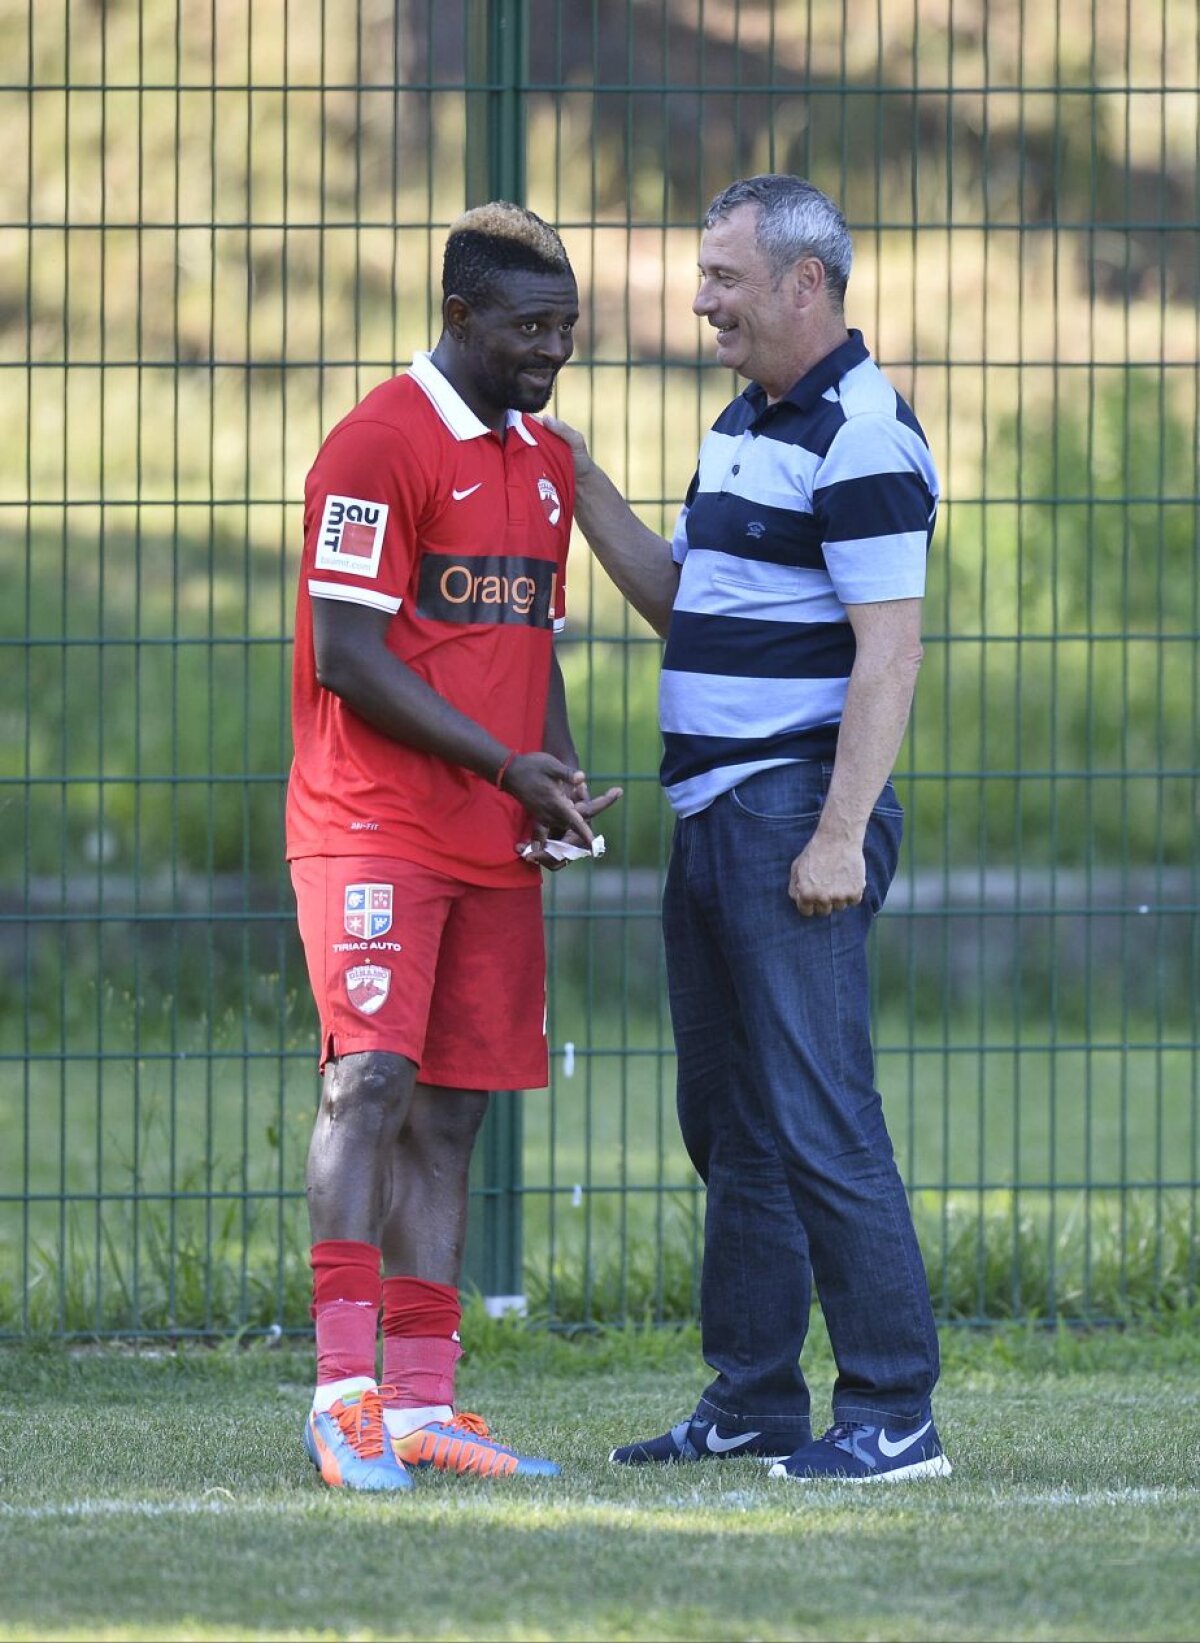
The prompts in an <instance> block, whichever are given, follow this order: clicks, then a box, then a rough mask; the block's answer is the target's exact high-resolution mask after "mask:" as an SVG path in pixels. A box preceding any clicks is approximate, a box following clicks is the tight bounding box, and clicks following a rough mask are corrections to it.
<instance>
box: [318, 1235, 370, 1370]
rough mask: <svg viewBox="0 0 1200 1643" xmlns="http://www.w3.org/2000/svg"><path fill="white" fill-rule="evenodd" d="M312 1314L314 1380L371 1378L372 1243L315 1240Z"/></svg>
mask: <svg viewBox="0 0 1200 1643" xmlns="http://www.w3.org/2000/svg"><path fill="white" fill-rule="evenodd" d="M310 1259H311V1261H312V1269H313V1304H312V1315H313V1318H314V1319H315V1321H316V1332H317V1385H318V1386H326V1385H328V1383H329V1382H330V1381H342V1380H348V1379H349V1378H350V1377H351V1376H366V1377H367V1378H368V1379H370V1380H374V1379H375V1344H376V1334H377V1331H378V1327H379V1302H380V1295H381V1282H382V1280H381V1278H380V1273H379V1263H380V1252H379V1246H378V1245H377V1244H364V1243H359V1242H357V1240H355V1239H353V1238H325V1239H322V1241H321V1242H320V1243H317V1244H314V1245H313V1247H312V1254H311V1257H310Z"/></svg>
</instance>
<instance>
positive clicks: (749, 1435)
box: [704, 1426, 762, 1455]
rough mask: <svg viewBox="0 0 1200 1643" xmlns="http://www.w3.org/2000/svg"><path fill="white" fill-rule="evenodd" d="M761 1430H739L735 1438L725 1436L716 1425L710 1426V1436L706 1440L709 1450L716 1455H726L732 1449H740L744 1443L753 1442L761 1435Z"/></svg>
mask: <svg viewBox="0 0 1200 1643" xmlns="http://www.w3.org/2000/svg"><path fill="white" fill-rule="evenodd" d="M761 1435H762V1434H761V1433H759V1432H739V1433H738V1435H737V1436H736V1437H735V1438H723V1437H721V1436H720V1434H719V1433H718V1431H717V1429H716V1427H715V1426H710V1427H709V1429H708V1436H707V1437H706V1438H705V1440H704V1442H705V1443H706V1444H707V1446H708V1449H709V1452H710V1453H711V1454H714V1455H726V1454H728V1453H729V1451H730V1450H731V1449H740V1448H741V1447H742V1445H743V1444H744V1443H752V1442H753V1441H754V1439H755V1438H757V1437H761Z"/></svg>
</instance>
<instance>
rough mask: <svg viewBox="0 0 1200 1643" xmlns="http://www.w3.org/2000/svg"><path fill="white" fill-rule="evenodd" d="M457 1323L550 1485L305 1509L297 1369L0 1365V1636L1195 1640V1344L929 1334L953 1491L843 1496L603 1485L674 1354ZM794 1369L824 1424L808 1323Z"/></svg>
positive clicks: (656, 1346) (685, 1476)
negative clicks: (614, 1453) (546, 1462)
mask: <svg viewBox="0 0 1200 1643" xmlns="http://www.w3.org/2000/svg"><path fill="white" fill-rule="evenodd" d="M1193 1322H1194V1321H1193ZM467 1324H468V1327H467V1330H466V1339H467V1346H468V1354H467V1357H466V1358H465V1359H464V1364H463V1371H462V1379H461V1391H462V1395H463V1403H464V1406H466V1407H474V1408H478V1409H480V1410H481V1411H482V1412H483V1413H484V1414H485V1415H486V1416H487V1417H488V1418H489V1419H490V1420H491V1421H492V1422H493V1425H494V1426H496V1427H497V1428H498V1429H499V1430H500V1431H501V1432H502V1433H503V1434H507V1435H508V1436H510V1437H511V1438H512V1439H514V1440H515V1441H517V1442H519V1443H521V1444H524V1445H526V1446H527V1447H529V1448H530V1449H531V1450H532V1451H534V1452H540V1453H549V1454H553V1455H554V1456H555V1457H556V1458H558V1459H559V1460H560V1461H561V1462H562V1465H563V1474H562V1476H561V1477H560V1478H557V1479H552V1480H547V1479H510V1480H507V1481H488V1482H480V1481H478V1480H470V1479H461V1478H443V1477H440V1476H434V1475H429V1474H422V1475H421V1476H419V1478H418V1480H417V1487H416V1489H415V1490H414V1491H413V1493H412V1494H411V1495H408V1496H405V1497H404V1498H401V1499H379V1498H373V1497H364V1496H349V1495H344V1494H335V1493H333V1492H330V1491H327V1490H325V1489H324V1488H323V1487H322V1486H321V1485H320V1484H319V1483H318V1481H317V1479H316V1474H315V1473H314V1471H313V1469H312V1468H311V1466H310V1465H309V1463H308V1461H307V1459H306V1458H305V1456H304V1454H303V1452H302V1449H301V1445H300V1440H299V1431H300V1426H301V1422H302V1419H303V1415H304V1412H305V1410H306V1408H307V1402H308V1394H309V1384H310V1382H309V1377H310V1373H311V1353H310V1352H309V1351H308V1350H307V1349H306V1348H293V1347H287V1346H284V1347H281V1348H278V1349H276V1350H273V1351H272V1350H267V1349H265V1348H264V1347H262V1346H255V1347H252V1348H249V1349H239V1348H234V1347H221V1348H217V1349H205V1348H201V1347H191V1348H187V1349H182V1350H179V1351H174V1352H172V1351H137V1350H134V1349H132V1348H124V1349H118V1348H94V1347H88V1348H79V1349H73V1350H68V1349H66V1348H63V1347H51V1348H45V1347H43V1348H36V1349H35V1348H13V1349H10V1350H8V1351H6V1352H5V1353H3V1354H2V1355H0V1364H2V1366H3V1385H4V1392H3V1394H2V1405H0V1422H2V1428H0V1430H2V1433H3V1438H2V1441H0V1497H2V1498H0V1591H2V1592H3V1601H2V1603H0V1637H2V1638H4V1639H17V1638H55V1639H60V1638H83V1637H87V1638H139V1639H140V1638H147V1639H148V1638H163V1639H184V1638H189V1639H190V1638H210V1637H214V1638H216V1637H220V1638H246V1637H263V1638H266V1637H287V1638H343V1637H345V1638H351V1637H353V1638H398V1639H399V1638H405V1639H409V1638H411V1639H424V1638H439V1639H440V1638H462V1639H490V1638H497V1639H500V1638H514V1639H515V1638H526V1639H540V1638H567V1639H609V1638H628V1639H657V1638H664V1639H665V1638H697V1639H707V1638H755V1639H777V1638H778V1639H784V1638H789V1639H790V1638H797V1639H799V1638H813V1639H832V1638H875V1639H878V1638H884V1639H909V1638H912V1639H943V1638H944V1639H976V1638H980V1639H983V1638H995V1639H1025V1638H1029V1639H1068V1640H1076V1639H1091V1638H1113V1639H1116V1638H1130V1639H1143V1638H1144V1639H1194V1638H1195V1637H1196V1636H1197V1630H1198V1627H1197V1617H1198V1616H1200V1376H1198V1374H1197V1371H1198V1370H1200V1344H1198V1343H1197V1336H1196V1332H1195V1330H1194V1328H1192V1329H1191V1330H1189V1329H1187V1328H1185V1327H1179V1328H1177V1329H1173V1330H1172V1331H1171V1332H1169V1333H1159V1334H1150V1333H1146V1332H1141V1333H1132V1334H1117V1333H1111V1334H1104V1335H1100V1334H1093V1335H1087V1336H1079V1335H1075V1336H1072V1335H1067V1334H1051V1333H1048V1332H1041V1333H1039V1332H1036V1331H1022V1332H1018V1331H1016V1330H1013V1329H1009V1330H1001V1331H997V1332H993V1333H990V1334H980V1335H971V1334H968V1333H966V1332H963V1331H955V1332H948V1333H947V1334H946V1335H945V1337H944V1355H945V1366H944V1373H943V1381H942V1387H941V1389H940V1391H939V1396H938V1405H937V1413H938V1421H939V1426H940V1428H941V1429H942V1432H943V1436H944V1439H945V1441H946V1445H947V1450H948V1453H949V1454H950V1456H951V1458H952V1460H953V1462H954V1467H955V1470H954V1475H953V1477H951V1478H950V1479H947V1480H937V1481H927V1482H921V1483H914V1484H909V1485H875V1486H866V1487H857V1488H856V1487H854V1486H847V1485H837V1484H832V1485H824V1486H817V1487H804V1486H800V1485H793V1484H781V1483H776V1482H772V1481H770V1480H769V1479H768V1478H767V1477H766V1475H765V1472H764V1470H763V1468H762V1467H761V1466H760V1465H758V1464H756V1463H755V1462H753V1461H750V1460H740V1461H728V1462H721V1463H719V1464H703V1465H699V1466H695V1467H676V1468H667V1469H661V1470H659V1469H655V1470H652V1471H651V1470H647V1471H640V1472H636V1473H627V1472H618V1471H616V1470H615V1469H613V1468H611V1467H610V1466H609V1465H608V1463H607V1460H606V1458H605V1457H606V1455H607V1452H608V1449H609V1448H610V1446H611V1445H612V1444H613V1443H615V1442H618V1441H620V1440H623V1439H627V1438H629V1437H631V1436H638V1435H648V1434H649V1433H651V1432H653V1431H657V1430H661V1429H662V1427H663V1426H664V1425H665V1424H667V1423H668V1422H669V1421H673V1420H674V1419H676V1418H678V1417H679V1416H681V1415H682V1414H684V1413H686V1412H687V1410H688V1409H689V1408H690V1407H691V1406H692V1403H693V1401H694V1399H695V1396H696V1393H697V1392H698V1391H699V1389H700V1388H701V1386H702V1385H703V1370H702V1366H701V1364H700V1361H699V1355H698V1349H697V1341H696V1336H695V1333H694V1331H691V1330H687V1331H684V1332H682V1333H679V1334H675V1333H671V1334H667V1333H659V1334H654V1335H650V1336H638V1335H635V1334H633V1333H631V1332H611V1333H608V1334H600V1335H593V1336H588V1337H582V1338H578V1339H575V1340H566V1339H563V1338H562V1337H555V1336H548V1335H545V1334H538V1333H534V1332H531V1331H528V1330H527V1329H524V1328H522V1327H521V1326H518V1325H513V1324H498V1323H492V1322H489V1321H488V1320H486V1319H485V1318H483V1317H482V1315H481V1314H480V1313H477V1312H473V1313H471V1314H469V1316H468V1320H467ZM806 1363H807V1367H808V1371H809V1376H810V1379H811V1380H812V1382H813V1386H814V1391H815V1392H816V1394H817V1396H818V1402H819V1403H820V1402H821V1401H822V1400H824V1399H825V1398H826V1397H827V1395H828V1386H829V1379H830V1361H829V1356H828V1349H827V1345H826V1343H825V1341H824V1338H823V1335H822V1334H821V1332H820V1330H819V1327H818V1328H816V1329H815V1330H814V1340H813V1342H812V1343H811V1350H810V1352H809V1353H808V1355H807V1358H806Z"/></svg>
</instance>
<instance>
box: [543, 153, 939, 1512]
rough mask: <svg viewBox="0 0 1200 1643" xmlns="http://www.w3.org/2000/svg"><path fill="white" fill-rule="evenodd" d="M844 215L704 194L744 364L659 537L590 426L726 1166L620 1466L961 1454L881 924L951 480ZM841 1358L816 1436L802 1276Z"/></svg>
mask: <svg viewBox="0 0 1200 1643" xmlns="http://www.w3.org/2000/svg"><path fill="white" fill-rule="evenodd" d="M850 262H851V241H850V236H849V233H848V231H847V228H846V224H845V221H844V219H843V217H842V214H841V212H840V211H839V210H838V209H837V207H836V206H835V205H834V204H833V202H832V201H831V200H829V199H828V198H827V197H826V196H825V195H824V194H823V193H821V191H820V190H819V189H817V188H815V187H814V186H813V185H812V184H811V183H809V182H806V181H804V180H803V179H801V178H799V177H791V176H759V177H751V178H748V179H745V180H742V181H740V182H736V183H734V184H733V185H732V186H731V187H729V188H727V189H726V190H725V191H724V192H723V193H721V194H720V195H718V196H717V198H716V199H715V200H714V201H713V203H712V205H711V206H710V207H709V210H708V213H707V215H706V217H705V223H704V235H703V238H702V240H701V244H700V254H699V268H700V286H699V291H698V293H697V295H696V298H695V302H694V304H693V307H694V309H695V312H696V313H697V314H698V315H699V316H701V317H702V318H704V319H706V320H707V321H708V323H709V324H710V325H711V326H712V327H713V328H714V329H715V331H716V357H717V362H718V363H719V364H721V365H724V366H727V367H728V368H729V369H731V370H733V371H736V372H737V373H738V374H739V375H740V376H743V377H746V378H747V379H749V386H748V387H747V388H746V390H745V391H744V392H743V393H742V394H741V395H740V396H739V397H738V398H737V399H735V400H734V401H733V403H732V404H730V405H729V406H727V407H726V409H725V410H724V411H723V412H722V413H721V415H720V416H719V417H718V419H717V421H716V423H715V424H714V425H713V428H712V431H711V432H710V433H709V434H708V436H707V437H706V439H705V441H704V444H703V446H702V448H701V451H700V458H699V465H698V467H697V469H696V473H695V477H694V478H693V480H692V483H691V485H690V487H689V489H688V492H687V497H686V501H685V503H684V505H683V507H682V509H681V511H680V515H679V520H678V523H677V525H676V527H675V532H674V536H673V538H672V540H671V541H670V542H669V543H668V542H667V541H665V540H664V539H663V538H661V537H659V536H658V535H656V534H655V533H654V532H653V531H651V530H649V529H648V528H647V527H646V526H644V525H643V524H641V523H640V522H639V521H638V520H637V519H636V518H635V517H634V515H633V513H632V512H631V511H630V509H629V507H628V506H627V504H626V503H625V501H624V499H623V498H622V497H621V496H620V494H619V493H618V492H617V490H616V489H615V487H614V486H613V485H612V484H611V482H610V481H609V480H608V479H607V477H606V476H605V475H604V474H603V472H602V471H601V470H600V468H599V467H597V465H596V464H595V463H594V462H593V461H592V459H591V457H590V455H589V454H588V451H587V448H586V446H585V444H584V442H583V440H582V438H581V436H580V435H579V434H578V433H577V432H576V431H575V430H574V429H571V428H568V427H567V426H566V425H564V424H562V423H557V422H554V421H551V422H550V426H551V427H554V428H556V429H557V430H558V431H559V432H560V433H562V434H563V435H564V437H566V438H567V439H568V440H569V441H570V443H571V445H572V447H573V450H574V453H575V465H576V481H577V495H576V518H577V520H578V522H579V524H580V526H581V528H582V530H583V531H584V534H585V535H586V536H587V539H588V541H589V543H590V544H591V546H592V548H593V551H594V552H595V553H596V555H597V557H598V558H599V560H600V562H601V563H602V564H603V566H604V567H605V569H606V570H607V571H608V573H609V574H610V576H611V577H612V578H613V580H614V581H615V583H616V584H617V586H618V587H619V588H620V589H621V590H622V592H623V593H624V594H625V595H626V597H627V598H628V599H629V600H630V602H631V603H632V604H633V605H634V606H635V608H636V609H637V610H638V611H640V612H641V614H642V615H643V616H645V617H646V619H647V620H648V621H649V622H650V623H651V624H652V625H653V626H654V628H655V629H656V630H657V631H658V632H659V633H660V634H662V635H663V636H664V637H665V638H666V650H665V652H664V656H663V669H662V680H661V692H660V714H661V726H662V736H663V760H662V781H663V785H664V787H665V789H666V792H667V796H668V798H669V800H670V802H671V805H672V807H673V808H674V810H675V812H676V825H675V837H674V845H673V849H672V855H671V863H670V869H669V872H668V876H667V883H666V889H665V895H664V902H663V932H664V940H665V945H666V956H667V973H668V984H669V991H670V1001H671V1014H672V1021H673V1025H674V1031H675V1039H676V1046H677V1051H678V1065H679V1078H678V1110H679V1120H680V1126H681V1129H682V1132H683V1139H684V1142H685V1144H686V1146H687V1149H688V1153H689V1155H690V1157H691V1159H692V1162H693V1163H694V1164H695V1167H696V1169H697V1171H698V1172H699V1174H700V1175H701V1177H702V1178H703V1180H704V1181H705V1183H706V1185H707V1188H708V1195H707V1213H706V1220H705V1242H704V1266H703V1276H702V1284H701V1326H702V1342H703V1352H704V1357H705V1360H706V1362H707V1363H708V1364H709V1366H710V1367H711V1368H712V1370H713V1371H714V1372H715V1378H714V1379H713V1380H712V1381H711V1382H710V1384H709V1385H708V1386H707V1387H706V1389H705V1390H704V1392H703V1394H702V1395H701V1397H700V1400H699V1403H698V1405H697V1407H696V1410H695V1412H694V1413H693V1414H692V1415H691V1416H690V1417H688V1418H687V1419H685V1420H682V1421H681V1422H679V1424H678V1425H676V1426H674V1427H672V1428H671V1430H670V1431H668V1432H665V1433H663V1434H662V1435H661V1436H660V1437H655V1438H650V1439H646V1440H644V1441H641V1442H636V1443H628V1444H624V1445H622V1446H621V1447H619V1448H617V1449H614V1450H613V1452H612V1457H611V1458H612V1460H613V1461H615V1462H617V1463H620V1464H624V1465H640V1464H647V1463H654V1462H664V1461H666V1462H677V1461H692V1460H707V1459H725V1458H729V1457H736V1456H739V1455H747V1454H750V1455H756V1456H759V1457H767V1458H772V1459H774V1461H775V1462H776V1464H775V1465H773V1466H772V1469H771V1475H772V1477H782V1478H794V1479H801V1480H811V1479H815V1478H820V1477H829V1476H835V1477H842V1478H853V1479H869V1478H889V1479H904V1478H915V1477H926V1476H941V1475H945V1474H946V1473H948V1472H949V1471H950V1463H949V1461H948V1460H947V1459H946V1456H945V1454H944V1452H943V1449H942V1445H941V1442H940V1440H939V1438H938V1434H937V1431H936V1429H935V1427H934V1424H933V1414H932V1407H931V1397H932V1393H933V1388H934V1385H935V1382H936V1380H937V1377H938V1367H939V1363H938V1341H937V1333H936V1330H935V1327H934V1321H933V1314H932V1308H931V1305H930V1299H929V1291H928V1285H927V1282H926V1278H925V1272H924V1267H923V1264H922V1260H921V1254H920V1250H919V1249H918V1246H917V1240H916V1235H915V1232H914V1229H913V1223H912V1216H911V1213H910V1210H909V1206H908V1201H907V1196H906V1193H905V1190H904V1186H903V1184H902V1182H901V1179H900V1175H899V1172H898V1171H897V1168H896V1164H895V1160H894V1157H893V1151H892V1145H891V1141H890V1139H889V1137H888V1132H887V1128H886V1125H885V1123H884V1117H883V1109H882V1103H881V1100H880V1097H879V1094H878V1092H877V1090H876V1089H875V1086H874V1065H873V1057H872V1049H871V1040H870V1021H869V995H868V985H867V964H866V946H867V936H868V933H869V930H870V926H871V921H872V919H873V918H874V916H875V914H876V913H877V912H878V911H879V909H880V907H881V906H882V905H883V901H884V897H885V896H886V894H887V890H888V886H889V884H890V882H891V879H892V875H893V873H894V871H895V868H896V862H897V857H898V853H899V849H900V837H901V826H902V812H901V808H900V804H899V802H898V800H897V798H896V795H895V792H894V791H893V788H892V784H891V770H892V765H893V763H894V761H895V758H896V754H897V751H898V749H899V747H900V743H901V739H902V737H903V735H904V731H905V727H906V724H907V721H908V715H909V710H910V707H911V704H912V696H913V688H914V685H915V682H916V677H917V670H918V667H919V664H920V660H921V638H920V635H921V601H922V596H923V593H924V588H925V564H926V556H927V552H928V547H929V543H930V540H931V537H932V533H933V527H934V519H935V515H936V509H937V496H938V482H937V476H936V473H935V470H934V465H933V461H932V459H931V457H930V453H929V448H928V445H927V443H926V440H925V437H924V434H923V433H922V431H921V428H920V426H919V424H918V423H917V420H916V418H915V417H914V415H913V413H912V411H911V410H910V409H909V407H908V406H907V405H906V404H905V402H904V401H903V400H902V399H901V398H900V396H899V395H898V394H897V393H896V391H895V389H894V388H893V387H892V386H891V385H890V384H889V383H888V381H887V379H886V378H885V377H884V375H883V374H882V373H881V372H880V370H879V369H878V367H877V366H876V365H875V364H874V362H873V361H872V360H871V357H870V355H869V354H868V352H867V349H866V346H865V345H864V343H863V339H862V336H861V335H860V334H859V333H858V332H857V331H851V330H848V329H847V325H846V320H845V313H844V307H843V303H844V297H845V291H846V282H847V279H848V276H849V273H850ZM814 1279H815V1282H816V1289H817V1294H818V1296H819V1299H820V1302H821V1306H822V1309H823V1311H824V1315H825V1320H826V1324H827V1326H828V1330H829V1335H830V1339H831V1342H832V1345H833V1351H834V1356H835V1359H836V1362H837V1378H836V1381H835V1384H834V1387H833V1396H832V1413H833V1424H832V1425H831V1426H830V1427H829V1429H828V1430H827V1431H825V1433H824V1435H823V1436H821V1437H819V1438H816V1439H814V1437H813V1432H812V1427H811V1421H810V1396H809V1390H808V1386H807V1384H806V1382H805V1379H804V1376H803V1374H802V1372H801V1368H800V1354H801V1349H802V1347H803V1345H804V1340H805V1335H806V1332H807V1328H808V1322H809V1315H810V1309H811V1302H812V1286H813V1280H814Z"/></svg>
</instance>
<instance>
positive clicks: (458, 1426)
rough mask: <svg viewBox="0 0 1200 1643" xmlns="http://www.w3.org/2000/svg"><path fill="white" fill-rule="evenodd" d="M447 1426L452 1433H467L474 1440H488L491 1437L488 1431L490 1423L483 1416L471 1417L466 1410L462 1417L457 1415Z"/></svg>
mask: <svg viewBox="0 0 1200 1643" xmlns="http://www.w3.org/2000/svg"><path fill="white" fill-rule="evenodd" d="M446 1425H447V1426H448V1427H449V1428H450V1430H451V1431H452V1432H467V1433H469V1434H470V1436H471V1437H473V1438H486V1437H490V1436H491V1434H490V1433H489V1431H488V1423H487V1422H486V1421H485V1420H484V1418H483V1416H482V1415H469V1414H467V1412H466V1411H465V1410H464V1411H463V1413H462V1414H461V1415H455V1417H454V1419H453V1420H450V1421H447V1422H446Z"/></svg>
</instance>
